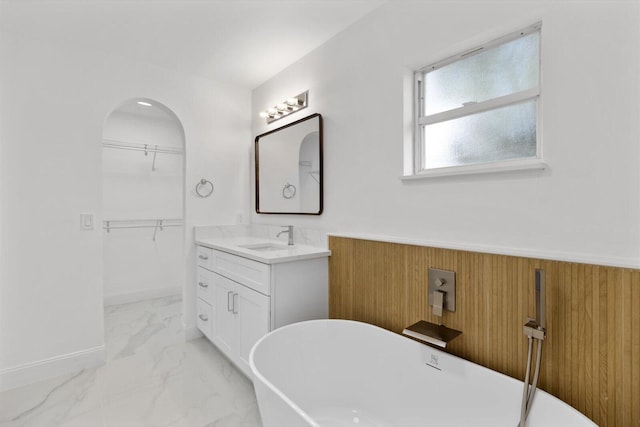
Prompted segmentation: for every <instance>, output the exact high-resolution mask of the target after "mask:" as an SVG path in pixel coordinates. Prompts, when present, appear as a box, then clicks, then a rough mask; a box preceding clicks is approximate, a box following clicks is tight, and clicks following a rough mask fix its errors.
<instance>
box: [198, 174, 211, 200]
mask: <svg viewBox="0 0 640 427" xmlns="http://www.w3.org/2000/svg"><path fill="white" fill-rule="evenodd" d="M205 186H209V187H211V188H210V189H208V191H202V192H201V191H200V190H201V189H202V188H203V187H205ZM211 193H213V183H212V182H211V181H209V180H206V179H204V178H202V179H201V180H200V182H199V183H198V184H196V194H197V195H198V196H199V197H202V198H204V197H209V196H210V195H211Z"/></svg>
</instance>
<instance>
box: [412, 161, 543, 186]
mask: <svg viewBox="0 0 640 427" xmlns="http://www.w3.org/2000/svg"><path fill="white" fill-rule="evenodd" d="M547 167H548V166H547V164H546V163H545V162H543V161H542V160H540V159H525V160H509V161H503V162H492V163H482V164H476V165H463V166H450V167H444V168H435V169H429V170H424V171H421V172H419V173H416V174H413V175H403V176H401V177H400V179H401V180H402V181H410V180H416V179H427V178H441V177H447V176H459V175H477V174H485V173H498V172H512V171H526V170H542V169H546V168H547Z"/></svg>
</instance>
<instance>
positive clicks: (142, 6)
mask: <svg viewBox="0 0 640 427" xmlns="http://www.w3.org/2000/svg"><path fill="white" fill-rule="evenodd" d="M383 3H385V0H0V28H1V29H2V30H3V31H8V32H11V33H13V34H16V35H18V36H20V37H26V38H30V39H36V40H49V41H53V42H57V43H65V44H68V45H72V46H76V47H81V48H89V49H95V50H98V51H102V52H106V53H110V54H116V55H122V56H125V57H128V58H131V59H136V60H141V61H145V62H148V63H151V64H155V65H158V66H161V67H165V68H169V69H173V70H177V71H180V72H185V73H189V74H195V75H198V76H202V77H206V78H209V79H213V80H217V81H220V82H225V83H230V84H235V85H239V86H242V87H246V88H250V89H253V88H255V87H257V86H259V85H260V84H261V83H263V82H264V81H265V80H267V79H269V78H270V77H272V76H273V75H275V74H277V73H278V72H279V71H281V70H282V69H284V68H286V67H287V66H288V65H290V64H292V63H293V62H295V61H297V60H298V59H300V58H301V57H303V56H304V55H305V54H307V53H309V52H310V51H312V50H313V49H314V48H316V47H318V46H320V45H321V44H323V43H324V42H326V41H327V40H328V39H330V38H331V37H333V36H334V35H335V34H337V33H339V32H340V31H342V30H343V29H345V28H346V27H348V26H349V25H351V24H352V23H354V22H355V21H357V20H358V19H360V18H361V17H362V16H364V15H365V14H367V13H369V12H370V11H372V10H373V9H375V8H377V7H379V6H380V5H382V4H383Z"/></svg>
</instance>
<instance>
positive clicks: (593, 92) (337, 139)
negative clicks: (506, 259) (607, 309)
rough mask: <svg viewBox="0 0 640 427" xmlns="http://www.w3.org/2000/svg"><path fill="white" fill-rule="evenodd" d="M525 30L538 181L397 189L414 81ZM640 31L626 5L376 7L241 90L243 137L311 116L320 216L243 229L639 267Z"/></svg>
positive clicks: (518, 178) (269, 219) (511, 178)
mask: <svg viewBox="0 0 640 427" xmlns="http://www.w3.org/2000/svg"><path fill="white" fill-rule="evenodd" d="M539 20H541V21H542V23H543V28H542V85H543V86H542V93H543V95H542V103H543V113H542V140H543V147H544V159H545V160H546V161H547V163H548V165H549V169H548V170H546V171H544V172H524V173H523V172H520V173H511V174H493V175H484V176H480V175H477V176H465V177H455V178H453V177H450V178H440V179H430V180H420V181H412V182H403V181H400V180H399V179H398V177H399V176H400V175H402V173H403V143H404V140H405V139H406V138H407V134H408V132H407V129H409V130H410V129H411V122H410V118H411V102H412V99H411V88H412V70H414V69H417V68H419V67H421V66H424V65H426V64H429V63H432V62H435V61H437V60H439V59H442V58H445V57H447V56H449V55H451V54H455V53H458V52H460V51H463V50H464V49H467V48H471V47H474V46H476V45H477V44H480V43H482V42H484V41H488V40H491V39H493V38H496V37H497V36H500V35H503V34H507V33H509V32H511V31H515V30H517V29H519V28H522V27H524V26H526V25H528V24H533V23H535V22H537V21H539ZM639 23H640V14H639V3H638V2H637V1H622V2H614V1H606V2H600V1H594V2H587V1H585V2H565V1H555V2H552V1H527V2H494V1H491V2H488V1H475V2H471V1H469V2H390V3H389V4H387V5H385V6H383V7H382V8H380V9H377V10H375V11H373V12H372V13H371V14H369V15H367V16H366V17H365V18H364V19H363V20H361V21H359V22H357V23H356V24H354V25H353V26H352V27H350V28H348V29H347V30H346V31H344V32H342V33H340V34H339V35H337V36H336V37H335V38H333V39H332V40H330V41H329V42H328V43H326V44H324V45H323V46H321V47H320V48H318V49H316V50H315V51H314V52H312V53H311V54H309V55H308V56H306V57H305V58H303V59H301V60H300V61H298V62H297V63H295V64H294V65H292V66H290V67H288V68H286V69H285V70H284V71H282V72H281V73H279V74H278V75H277V76H275V77H274V78H272V79H271V80H269V81H267V82H266V83H264V84H263V85H262V86H260V87H259V88H257V89H255V90H254V92H253V116H252V117H253V128H252V129H253V135H257V134H260V133H263V132H265V131H267V130H271V129H273V128H275V127H278V126H281V125H283V124H286V123H287V122H290V121H293V120H297V119H299V118H301V117H302V116H304V115H307V114H311V113H314V112H318V113H321V114H322V115H323V117H324V131H325V133H324V159H325V187H324V189H325V192H324V197H325V210H324V213H323V215H322V216H320V217H297V216H283V217H274V216H266V215H264V216H261V215H256V214H255V213H253V214H252V220H253V221H255V222H260V223H272V224H273V223H281V224H296V225H301V226H306V227H317V228H324V229H327V230H329V231H335V232H347V233H359V234H367V235H378V236H386V237H389V238H400V239H405V240H406V239H413V240H414V241H421V242H428V243H432V244H435V245H436V246H451V247H465V248H471V249H478V250H485V251H489V252H498V253H511V254H526V255H528V256H540V257H545V258H560V259H572V260H581V261H587V262H595V263H602V264H613V265H631V266H640V221H639V218H640V179H639V178H640V175H639V171H640V168H639V167H638V164H639V163H638V161H639V160H640V155H639V154H640V153H639V147H640V144H638V136H639V135H640V132H639V123H640V120H639V102H640V101H639V99H640V93H639V92H640V91H639V79H640V64H639V51H640V30H639ZM307 89H309V100H310V101H309V108H308V109H307V110H305V111H304V114H294V115H292V116H291V117H287V118H286V119H283V120H280V121H278V122H276V123H274V124H272V125H266V124H265V122H264V120H263V119H260V118H259V117H258V112H259V111H260V110H262V109H264V108H266V107H267V106H269V105H273V104H274V103H277V102H279V100H281V99H284V98H286V97H287V96H291V94H295V93H300V92H302V91H304V90H307ZM409 137H410V135H409Z"/></svg>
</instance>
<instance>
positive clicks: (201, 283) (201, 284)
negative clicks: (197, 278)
mask: <svg viewBox="0 0 640 427" xmlns="http://www.w3.org/2000/svg"><path fill="white" fill-rule="evenodd" d="M198 286H200V287H201V288H208V287H209V285H207V284H206V283H204V282H198Z"/></svg>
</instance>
